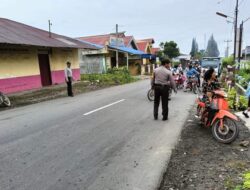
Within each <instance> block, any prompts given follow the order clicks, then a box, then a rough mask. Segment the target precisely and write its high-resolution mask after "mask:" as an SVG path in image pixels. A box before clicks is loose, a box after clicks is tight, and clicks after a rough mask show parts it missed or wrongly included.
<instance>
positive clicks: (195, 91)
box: [192, 84, 198, 94]
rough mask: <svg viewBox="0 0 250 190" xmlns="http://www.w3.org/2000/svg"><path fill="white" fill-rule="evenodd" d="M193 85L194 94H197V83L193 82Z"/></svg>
mask: <svg viewBox="0 0 250 190" xmlns="http://www.w3.org/2000/svg"><path fill="white" fill-rule="evenodd" d="M192 86H193V93H194V94H197V91H198V89H197V85H196V84H193V85H192Z"/></svg>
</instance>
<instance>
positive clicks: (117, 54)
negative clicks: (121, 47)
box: [115, 24, 119, 68]
mask: <svg viewBox="0 0 250 190" xmlns="http://www.w3.org/2000/svg"><path fill="white" fill-rule="evenodd" d="M115 28H116V48H117V47H118V24H116V26H115ZM118 67H119V52H118V49H117V50H116V68H118Z"/></svg>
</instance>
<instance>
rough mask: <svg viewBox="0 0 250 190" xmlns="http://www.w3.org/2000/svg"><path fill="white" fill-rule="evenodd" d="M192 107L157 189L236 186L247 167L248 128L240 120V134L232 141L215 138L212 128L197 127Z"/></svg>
mask: <svg viewBox="0 0 250 190" xmlns="http://www.w3.org/2000/svg"><path fill="white" fill-rule="evenodd" d="M194 113H195V109H193V110H192V112H191V114H190V116H189V119H188V120H187V122H186V124H185V126H184V129H183V132H182V135H181V139H180V141H179V144H178V145H177V147H176V149H175V150H173V154H172V157H171V160H170V162H169V164H168V168H167V171H166V173H165V175H164V179H163V181H162V183H161V187H160V188H159V190H177V189H178V190H182V189H183V190H221V189H235V187H236V185H240V184H241V183H242V173H244V172H246V171H250V150H249V147H242V146H241V145H240V143H241V141H242V140H248V141H249V140H250V133H249V130H248V129H247V128H246V127H244V126H243V125H242V124H241V123H240V125H241V127H240V128H241V129H240V135H239V137H238V139H237V140H236V141H235V142H233V143H232V144H229V145H225V144H220V143H218V142H217V141H215V140H214V139H213V137H212V134H211V130H210V129H206V128H203V127H200V125H199V122H198V121H197V120H196V119H195V118H194V117H193V115H194Z"/></svg>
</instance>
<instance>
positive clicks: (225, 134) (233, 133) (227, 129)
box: [212, 117, 239, 144]
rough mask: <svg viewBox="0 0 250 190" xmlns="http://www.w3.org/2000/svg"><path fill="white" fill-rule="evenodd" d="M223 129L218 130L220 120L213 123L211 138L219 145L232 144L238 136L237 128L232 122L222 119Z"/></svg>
mask: <svg viewBox="0 0 250 190" xmlns="http://www.w3.org/2000/svg"><path fill="white" fill-rule="evenodd" d="M223 123H224V129H223V130H221V129H220V120H217V121H215V123H214V124H213V126H212V134H213V137H214V138H215V139H216V140H217V141H218V142H220V143H224V144H229V143H231V142H233V141H234V140H235V139H236V138H237V137H238V135H239V127H238V126H237V124H236V123H235V122H234V120H232V119H230V118H228V117H224V118H223Z"/></svg>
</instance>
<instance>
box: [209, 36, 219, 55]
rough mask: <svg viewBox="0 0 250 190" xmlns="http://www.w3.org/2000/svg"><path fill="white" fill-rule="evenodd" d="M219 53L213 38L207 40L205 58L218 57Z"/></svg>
mask: <svg viewBox="0 0 250 190" xmlns="http://www.w3.org/2000/svg"><path fill="white" fill-rule="evenodd" d="M219 55H220V52H219V50H218V45H217V42H216V41H215V39H214V36H213V34H212V36H211V37H210V38H209V40H208V44H207V50H206V56H208V57H219Z"/></svg>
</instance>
